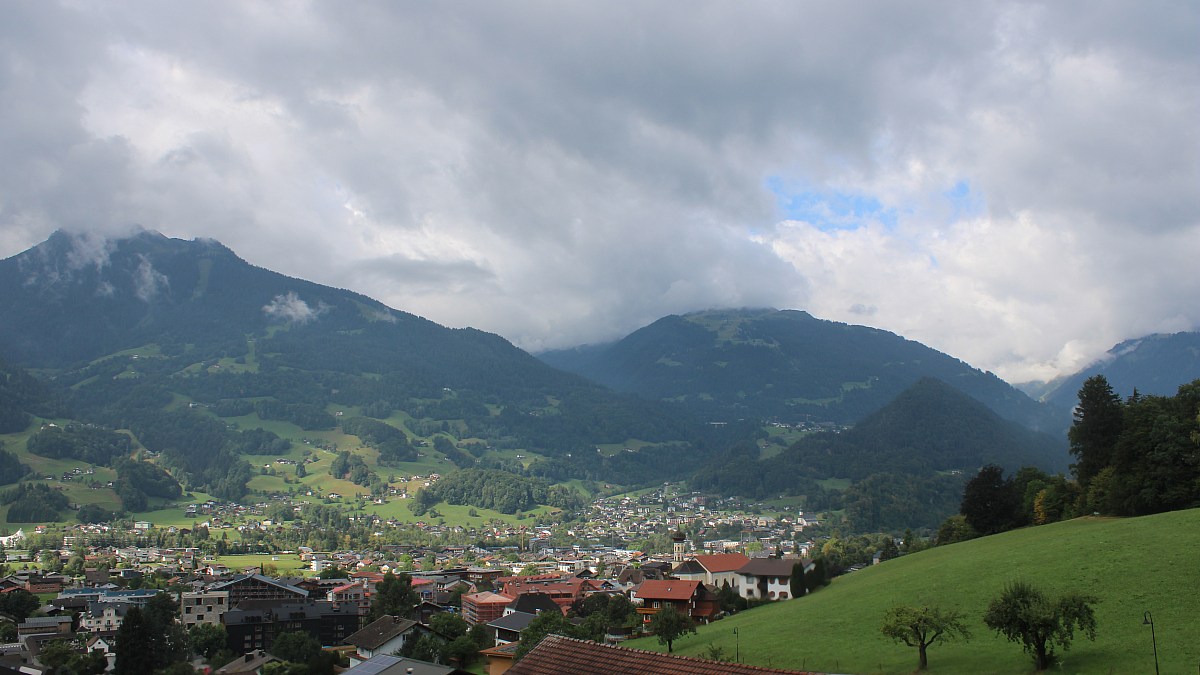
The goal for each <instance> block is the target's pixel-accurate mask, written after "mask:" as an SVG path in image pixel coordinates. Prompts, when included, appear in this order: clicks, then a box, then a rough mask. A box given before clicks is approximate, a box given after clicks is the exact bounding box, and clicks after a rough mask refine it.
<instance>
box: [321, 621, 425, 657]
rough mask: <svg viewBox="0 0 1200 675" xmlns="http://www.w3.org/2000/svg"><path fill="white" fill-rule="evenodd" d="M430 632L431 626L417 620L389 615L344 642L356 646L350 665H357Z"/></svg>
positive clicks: (394, 650)
mask: <svg viewBox="0 0 1200 675" xmlns="http://www.w3.org/2000/svg"><path fill="white" fill-rule="evenodd" d="M430 632H431V631H430V630H429V628H427V627H425V626H424V625H422V624H419V623H417V622H416V621H413V620H411V619H401V618H400V617H398V616H391V615H388V616H384V617H381V618H379V619H376V620H375V621H372V622H371V623H369V624H367V625H366V626H364V627H363V628H362V630H360V631H358V632H356V633H354V634H352V635H350V636H349V637H347V638H346V639H345V640H343V641H342V642H343V644H348V645H352V646H353V647H354V649H355V652H354V653H353V654H351V655H350V665H351V666H356V665H358V664H359V663H362V662H363V661H367V660H369V659H370V658H371V657H373V656H376V655H378V654H394V653H396V652H398V651H400V649H402V648H403V647H404V645H405V644H407V643H408V642H409V640H416V639H417V638H419V637H420V636H422V635H425V634H427V633H430Z"/></svg>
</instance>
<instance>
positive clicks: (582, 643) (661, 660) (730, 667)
mask: <svg viewBox="0 0 1200 675" xmlns="http://www.w3.org/2000/svg"><path fill="white" fill-rule="evenodd" d="M617 673H620V674H621V675H743V674H745V675H761V674H762V673H788V674H790V675H815V674H807V673H804V672H803V671H799V670H778V669H773V668H762V667H759V666H748V665H746V664H743V663H724V662H722V661H708V660H706V659H697V658H692V657H690V656H676V655H674V654H664V653H662V652H651V651H646V650H644V649H629V648H628V647H615V646H613V645H604V644H600V643H598V642H588V641H586V640H577V639H575V638H567V637H563V636H561V635H548V636H546V637H545V639H543V640H542V641H541V643H539V644H538V646H537V647H534V649H533V651H531V652H529V653H528V654H526V655H525V658H523V659H521V660H520V661H518V662H517V663H516V665H514V666H513V667H512V668H510V669H509V670H508V675H615V674H617Z"/></svg>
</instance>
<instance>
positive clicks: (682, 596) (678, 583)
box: [637, 579, 701, 600]
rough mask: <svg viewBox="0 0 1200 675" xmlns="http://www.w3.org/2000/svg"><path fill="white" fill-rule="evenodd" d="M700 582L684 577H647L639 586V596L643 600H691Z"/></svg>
mask: <svg viewBox="0 0 1200 675" xmlns="http://www.w3.org/2000/svg"><path fill="white" fill-rule="evenodd" d="M700 583H701V582H699V581H684V580H682V579H662V580H659V579H647V580H646V581H643V582H642V585H641V586H638V589H637V596H638V597H639V598H642V599H643V600H690V599H691V598H692V596H693V595H695V594H696V589H697V588H699V587H700Z"/></svg>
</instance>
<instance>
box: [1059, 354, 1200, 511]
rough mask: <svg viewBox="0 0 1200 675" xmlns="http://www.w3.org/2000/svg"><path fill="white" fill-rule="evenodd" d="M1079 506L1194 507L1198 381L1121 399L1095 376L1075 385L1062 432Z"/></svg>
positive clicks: (1199, 448) (1199, 433)
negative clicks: (1069, 420) (1071, 414)
mask: <svg viewBox="0 0 1200 675" xmlns="http://www.w3.org/2000/svg"><path fill="white" fill-rule="evenodd" d="M1068 438H1069V440H1070V442H1071V454H1072V455H1074V456H1075V459H1076V462H1075V465H1074V470H1075V477H1076V479H1077V480H1078V482H1079V488H1080V494H1079V498H1078V502H1079V508H1080V510H1081V511H1083V512H1093V511H1096V512H1099V513H1105V514H1112V515H1128V516H1133V515H1145V514H1150V513H1160V512H1162V511H1172V510H1176V509H1184V508H1189V507H1193V506H1197V505H1200V380H1195V381H1193V382H1191V383H1189V384H1185V385H1182V386H1181V387H1179V390H1178V392H1177V393H1176V395H1175V396H1142V395H1141V394H1139V393H1138V392H1137V390H1134V392H1133V395H1132V396H1130V397H1129V398H1128V399H1126V400H1125V401H1122V400H1121V399H1120V397H1119V396H1118V395H1117V394H1116V392H1114V391H1113V388H1112V386H1111V385H1110V384H1109V383H1108V380H1107V379H1105V378H1104V376H1103V375H1096V376H1094V377H1090V378H1088V379H1087V381H1085V382H1084V383H1083V386H1082V387H1081V388H1080V389H1079V405H1078V407H1076V409H1075V422H1074V424H1073V425H1072V426H1071V429H1070V431H1069V432H1068Z"/></svg>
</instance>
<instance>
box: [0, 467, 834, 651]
mask: <svg viewBox="0 0 1200 675" xmlns="http://www.w3.org/2000/svg"><path fill="white" fill-rule="evenodd" d="M414 478H415V479H419V480H421V481H422V482H424V483H426V484H428V483H429V482H430V481H434V482H436V481H437V479H438V476H437V475H436V474H435V475H433V476H429V477H421V476H416V477H414ZM326 501H328V500H326ZM281 504H282V505H285V506H286V507H289V508H290V509H292V510H294V511H295V513H296V514H297V516H299V515H300V514H302V513H303V511H304V509H305V508H306V507H311V504H310V503H308V502H303V501H299V500H295V499H292V498H290V497H288V496H287V495H275V496H274V498H273V499H272V501H269V502H261V503H257V504H254V505H240V504H234V503H220V502H217V501H213V500H209V501H205V502H201V503H187V504H178V505H177V507H178V508H179V509H180V511H181V512H182V514H183V515H184V519H185V520H189V521H190V526H180V525H179V524H160V523H155V522H151V521H147V520H137V521H131V522H129V523H126V524H108V523H104V524H77V525H50V526H44V525H39V526H36V527H33V528H30V530H29V531H26V530H24V529H22V530H18V531H17V532H15V533H13V534H11V535H8V536H5V537H3V538H0V546H3V552H4V556H5V558H6V561H5V563H4V564H5V566H6V567H5V569H6V570H7V576H5V577H4V578H3V580H0V597H2V594H11V593H13V592H16V591H18V590H19V591H25V592H27V593H29V594H32V595H33V596H34V597H36V598H37V606H36V607H32V606H31V607H29V608H28V610H29V611H27V612H25V615H24V616H7V615H5V617H4V618H8V619H9V620H10V621H9V622H8V623H7V625H8V626H9V628H8V629H7V632H8V638H7V642H8V644H6V645H5V646H4V647H3V654H2V656H0V658H2V659H3V661H2V663H9V664H12V665H13V666H25V667H35V668H36V667H39V666H46V665H47V664H46V663H45V662H44V660H43V657H42V653H43V651H42V648H43V647H44V646H45V645H47V644H48V643H51V642H55V641H62V640H67V641H72V642H79V643H80V644H82V645H84V647H85V649H86V651H87V653H91V654H97V653H103V654H104V655H105V658H106V659H107V662H108V665H109V667H110V668H111V666H112V664H113V662H114V661H115V658H116V653H115V649H116V645H117V643H116V635H117V634H118V631H120V629H121V625H122V623H123V620H124V618H125V617H126V616H127V615H128V612H129V610H130V609H131V608H134V607H137V608H145V607H146V606H147V603H149V602H150V601H151V600H152V599H153V598H155V597H156V596H159V594H160V593H165V594H166V596H167V597H169V598H170V599H171V603H172V605H173V606H174V607H175V608H176V609H177V619H176V622H177V623H178V625H181V626H183V627H184V628H186V629H188V630H189V632H192V631H194V629H195V627H196V626H200V625H205V626H212V627H213V628H214V629H217V630H219V631H220V635H222V636H223V639H224V643H223V644H221V645H220V648H214V649H211V650H210V654H209V658H207V659H206V658H204V656H203V655H202V654H193V663H192V665H193V666H195V667H209V668H212V669H215V672H218V673H234V672H238V673H242V672H260V670H259V669H261V668H262V667H264V665H265V664H267V663H270V662H271V661H272V660H275V661H281V662H282V661H283V660H284V659H282V658H280V657H279V656H276V655H274V654H272V652H271V649H272V643H273V641H274V639H275V637H277V636H278V635H281V634H283V633H286V632H297V631H299V632H302V633H306V634H307V635H309V636H310V637H311V638H313V639H314V640H315V641H316V642H318V643H319V644H320V646H321V647H323V648H324V649H325V650H326V651H327V652H331V653H334V654H336V655H338V658H339V659H340V660H341V661H342V665H343V666H346V665H348V666H351V667H352V666H354V665H356V664H359V663H362V662H365V661H368V660H371V659H375V660H374V663H376V664H380V663H383V664H385V665H387V664H391V665H395V664H394V663H391V662H389V661H388V659H392V660H393V661H395V662H396V663H399V660H400V659H403V657H402V656H400V654H402V653H408V654H412V650H413V645H414V644H415V643H416V641H418V640H419V639H420V638H422V637H425V642H423V643H422V644H426V645H428V644H439V643H440V644H442V645H445V644H449V643H451V642H452V641H453V640H454V638H455V637H458V636H455V635H453V634H450V635H444V634H441V633H439V629H440V630H441V631H446V630H447V629H446V628H445V626H447V625H451V624H448V623H447V621H448V620H447V619H437V618H436V617H438V616H439V615H443V614H445V615H450V616H454V617H455V621H456V622H457V620H458V619H461V621H462V622H463V623H460V624H456V625H459V626H462V627H464V629H469V628H475V627H482V628H475V631H474V632H473V633H472V635H474V636H475V639H477V640H478V641H479V644H476V647H478V649H476V650H475V652H474V653H469V654H457V655H455V657H454V658H447V654H446V653H445V652H443V653H441V654H434V655H431V654H429V653H426V652H420V651H418V652H417V653H416V654H415V655H416V656H422V655H424V656H426V657H429V656H433V657H434V660H435V661H440V662H442V663H445V664H447V665H446V666H444V668H445V670H444V671H438V672H459V671H458V670H456V669H460V668H471V667H473V668H474V669H473V670H469V671H462V672H487V673H491V674H495V675H498V674H499V673H502V672H505V671H506V670H507V669H508V668H509V667H510V666H512V664H513V660H514V657H515V655H516V653H517V650H518V648H519V646H520V641H521V639H522V633H523V632H524V631H525V630H526V629H527V628H528V627H529V626H530V625H531V624H533V622H534V620H535V619H537V617H538V615H539V614H540V613H541V612H543V611H547V610H549V611H552V612H558V613H560V614H561V615H562V616H563V617H569V619H568V620H573V621H575V622H576V623H577V624H578V623H579V622H581V619H582V615H581V614H580V610H581V608H582V607H585V606H587V605H586V604H585V603H588V602H589V601H588V599H589V598H590V597H591V596H606V597H605V598H604V600H603V601H592V602H591V604H592V605H595V604H596V603H597V602H604V603H605V604H607V602H608V601H609V600H611V599H612V598H614V597H619V598H621V603H623V604H622V605H621V606H623V607H626V608H627V610H628V611H627V613H626V614H625V615H624V616H623V618H621V619H619V620H617V621H614V622H612V623H611V624H609V625H605V626H604V628H603V631H602V633H601V635H602V639H601V640H600V642H602V643H603V642H606V643H609V644H616V643H620V642H623V641H625V640H627V639H629V638H631V637H637V636H639V635H642V634H652V620H653V618H654V615H655V614H657V613H658V612H659V611H661V610H662V609H664V608H667V607H670V608H672V609H674V610H675V611H677V612H678V613H679V614H681V615H683V616H685V617H687V618H688V619H689V620H690V622H692V623H695V624H701V623H708V622H711V621H715V620H718V619H720V618H721V617H723V616H725V615H727V614H728V613H731V612H735V611H738V610H739V609H740V610H744V609H746V608H747V607H753V606H755V605H756V604H760V603H764V602H772V601H779V600H787V599H789V597H790V596H789V594H790V593H791V586H790V584H791V582H792V576H793V574H794V568H795V567H796V566H797V563H799V564H800V567H801V568H802V569H803V568H804V567H805V566H807V567H808V569H809V571H810V572H811V568H812V562H811V556H810V550H811V549H812V548H813V547H814V546H815V544H814V542H813V540H812V534H813V532H814V531H819V523H818V522H817V521H815V520H813V519H810V518H808V517H806V516H805V514H804V513H803V512H802V511H798V510H791V511H786V510H784V511H781V510H780V509H779V508H777V507H768V506H767V505H764V504H753V503H746V502H743V501H741V500H737V499H732V498H714V497H708V496H705V495H701V494H699V493H694V492H689V491H686V490H685V489H683V488H682V486H681V485H679V484H669V483H668V484H664V485H662V486H660V487H658V488H654V489H648V490H642V491H639V492H636V493H628V494H620V495H614V496H605V497H600V498H597V499H595V500H594V501H593V502H592V503H591V504H590V505H588V506H587V508H586V510H585V511H584V512H583V513H580V514H574V515H573V516H572V517H569V518H563V517H562V514H555V515H556V516H557V517H556V518H553V519H551V520H550V521H549V522H545V523H538V522H530V523H529V524H512V523H504V522H500V521H498V520H497V521H493V522H492V523H491V524H489V525H487V526H465V525H447V524H444V523H429V522H424V521H417V522H415V523H411V522H401V521H398V520H396V519H390V518H381V517H379V516H376V515H373V514H370V513H358V512H353V511H341V512H340V513H344V514H346V515H345V516H344V517H345V518H346V520H347V526H348V527H349V526H355V527H358V528H359V530H360V531H363V530H362V528H364V527H365V528H366V530H370V537H369V541H354V542H351V544H352V545H351V546H348V547H345V548H340V547H339V548H337V549H334V550H314V548H312V547H309V546H298V547H296V548H295V549H287V548H281V547H280V546H281V545H286V544H285V542H287V541H288V536H287V535H288V533H289V530H291V529H293V528H297V527H301V526H307V525H303V523H304V520H303V519H302V518H299V517H298V518H297V519H296V520H291V521H288V520H273V519H272V518H271V517H270V516H271V515H272V514H278V513H280V512H281V508H280V505H281ZM768 514H769V515H768ZM406 538H407V539H415V540H420V541H423V542H426V543H419V544H414V543H403V542H402V540H403V539H406ZM179 542H187V543H191V544H193V545H184V546H178V545H172V544H175V543H179ZM397 575H403V576H399V577H397ZM396 578H401V579H405V580H410V583H411V589H412V591H413V595H412V596H411V598H412V600H413V606H411V607H407V608H406V609H407V610H408V611H407V612H406V613H405V616H397V615H392V614H381V613H380V611H381V610H380V608H379V607H378V606H377V605H378V604H379V600H380V598H381V595H382V593H381V591H380V584H386V583H391V582H393V581H394V580H395V579H396ZM5 606H6V607H7V606H8V605H5ZM615 606H616V604H615V603H614V607H615ZM614 611H615V610H614ZM0 625H4V624H0ZM217 627H219V628H217ZM205 630H207V629H205ZM450 632H451V633H453V632H454V631H450ZM539 638H540V636H539ZM439 641H440V642H439ZM406 644H408V645H409V648H408V651H407V652H405V649H404V648H405V645H406ZM212 657H216V658H215V659H213V658H212ZM227 657H236V658H230V661H231V662H230V663H229V664H222V663H217V662H216V661H219V660H221V659H224V658H227ZM409 660H410V661H411V660H412V659H411V657H410V658H409ZM420 661H421V660H420V659H418V660H417V662H420ZM31 672H32V671H31ZM396 672H402V671H396ZM430 672H434V671H430Z"/></svg>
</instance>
